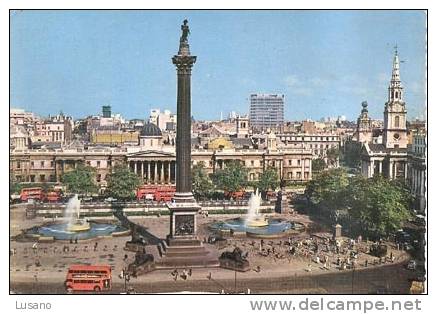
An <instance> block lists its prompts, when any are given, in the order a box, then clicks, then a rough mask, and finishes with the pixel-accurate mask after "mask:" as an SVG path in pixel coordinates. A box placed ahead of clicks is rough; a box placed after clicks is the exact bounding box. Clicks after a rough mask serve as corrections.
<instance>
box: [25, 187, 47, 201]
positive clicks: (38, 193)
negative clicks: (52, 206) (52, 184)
mask: <svg viewBox="0 0 437 314" xmlns="http://www.w3.org/2000/svg"><path fill="white" fill-rule="evenodd" d="M20 199H21V201H22V202H27V201H28V200H30V199H33V200H38V201H42V200H43V199H44V192H43V190H42V188H38V187H36V188H24V189H22V190H21V193H20Z"/></svg>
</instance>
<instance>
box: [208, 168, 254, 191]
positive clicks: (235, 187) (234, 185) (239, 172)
mask: <svg viewBox="0 0 437 314" xmlns="http://www.w3.org/2000/svg"><path fill="white" fill-rule="evenodd" d="M213 182H214V183H215V185H216V186H217V188H218V189H220V190H223V191H226V192H230V193H233V192H237V191H240V190H242V189H244V188H245V187H246V186H247V169H246V167H244V165H242V164H241V163H240V162H239V161H231V162H229V163H227V164H226V166H225V168H224V169H221V170H218V171H217V172H216V173H215V174H214V176H213Z"/></svg>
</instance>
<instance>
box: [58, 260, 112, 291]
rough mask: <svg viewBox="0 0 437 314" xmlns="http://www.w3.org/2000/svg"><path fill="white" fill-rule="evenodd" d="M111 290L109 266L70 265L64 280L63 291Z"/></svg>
mask: <svg viewBox="0 0 437 314" xmlns="http://www.w3.org/2000/svg"><path fill="white" fill-rule="evenodd" d="M111 288H112V274H111V266H109V265H71V266H70V268H68V272H67V278H66V280H65V289H67V291H68V292H73V291H95V292H99V291H104V290H111Z"/></svg>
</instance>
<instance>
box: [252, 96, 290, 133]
mask: <svg viewBox="0 0 437 314" xmlns="http://www.w3.org/2000/svg"><path fill="white" fill-rule="evenodd" d="M249 119H250V125H251V126H252V127H253V128H256V129H263V130H266V129H269V128H270V129H272V128H278V127H280V126H281V125H282V124H283V123H284V95H283V94H282V95H279V94H252V95H250V114H249Z"/></svg>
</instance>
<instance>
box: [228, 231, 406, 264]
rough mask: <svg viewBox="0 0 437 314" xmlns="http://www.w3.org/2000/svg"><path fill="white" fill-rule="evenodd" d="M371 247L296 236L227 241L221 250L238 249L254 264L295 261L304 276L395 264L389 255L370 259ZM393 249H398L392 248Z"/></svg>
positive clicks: (359, 240)
mask: <svg viewBox="0 0 437 314" xmlns="http://www.w3.org/2000/svg"><path fill="white" fill-rule="evenodd" d="M372 245H379V243H374V242H370V241H363V240H362V237H358V238H357V239H349V238H345V237H342V238H339V239H332V238H329V237H322V236H321V237H318V236H306V237H305V236H303V235H299V236H297V237H295V238H292V237H289V238H288V239H282V240H263V239H261V240H250V239H230V240H228V243H227V245H226V247H225V250H229V247H236V246H239V247H241V248H242V250H243V251H245V253H244V254H245V255H246V257H247V258H249V260H250V261H251V262H254V261H256V258H257V257H258V258H261V260H263V259H267V260H268V261H269V262H272V263H279V262H281V260H285V261H288V263H292V262H293V261H296V262H299V263H303V264H304V265H306V267H305V269H304V270H306V271H308V272H311V271H312V270H313V269H314V268H315V267H318V268H319V269H322V270H330V269H338V270H346V269H355V268H357V267H368V266H369V265H379V264H385V263H393V262H394V261H395V259H396V256H395V254H394V253H393V251H390V253H388V255H387V256H383V257H378V256H372V255H371V251H370V249H371V246H372ZM395 249H398V250H399V249H400V248H396V247H395ZM250 257H252V259H250ZM254 257H255V258H254Z"/></svg>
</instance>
